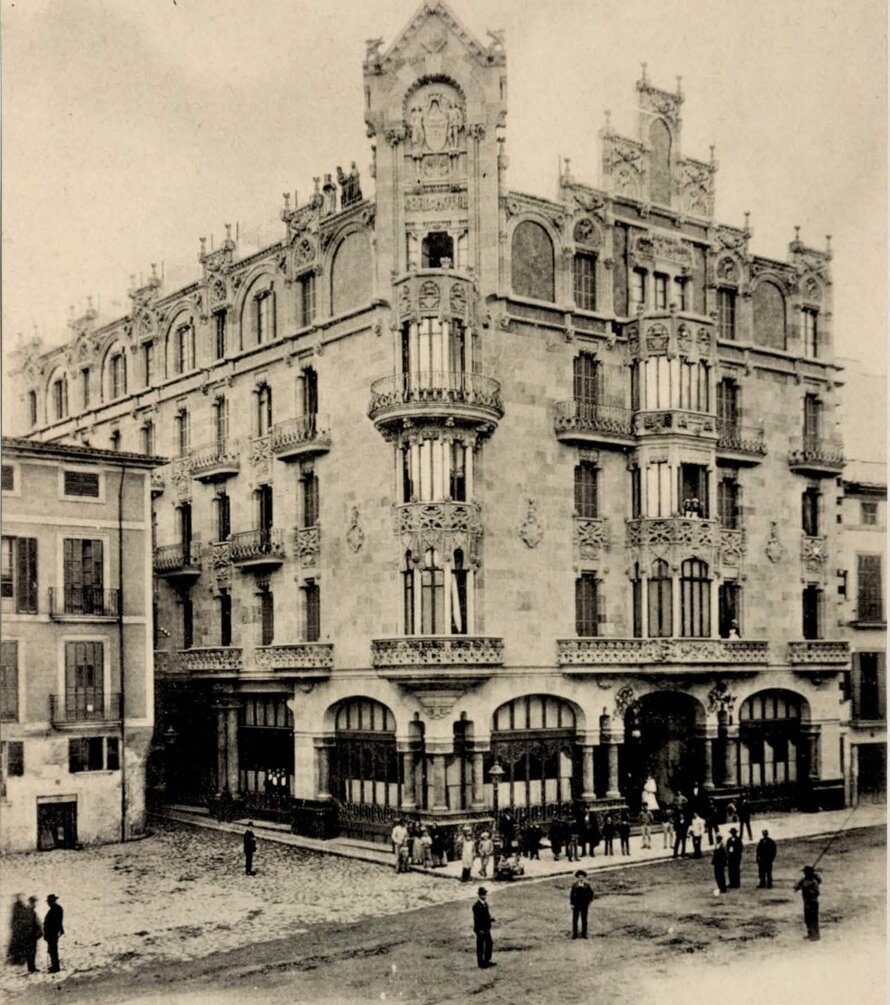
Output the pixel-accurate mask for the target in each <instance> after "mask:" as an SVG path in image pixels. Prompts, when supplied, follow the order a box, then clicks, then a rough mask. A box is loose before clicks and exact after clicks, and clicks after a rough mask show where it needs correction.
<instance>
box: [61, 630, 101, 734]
mask: <svg viewBox="0 0 890 1005" xmlns="http://www.w3.org/2000/svg"><path fill="white" fill-rule="evenodd" d="M104 715H105V646H104V644H103V643H102V642H66V643H65V719H66V720H67V721H79V720H86V719H101V718H103V717H104Z"/></svg>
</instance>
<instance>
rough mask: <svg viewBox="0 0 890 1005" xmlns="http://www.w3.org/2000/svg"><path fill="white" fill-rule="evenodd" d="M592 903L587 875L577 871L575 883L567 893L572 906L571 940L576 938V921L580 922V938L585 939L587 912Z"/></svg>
mask: <svg viewBox="0 0 890 1005" xmlns="http://www.w3.org/2000/svg"><path fill="white" fill-rule="evenodd" d="M592 901H593V890H592V889H591V888H590V883H588V882H587V873H586V872H585V871H584V870H583V869H579V870H578V871H577V872H576V873H575V882H574V883H572V889H571V891H570V892H569V903H570V904H571V905H572V938H573V939H577V938H578V921H579V920H580V921H581V938H582V939H586V938H587V911H588V910H589V908H590V904H591V902H592Z"/></svg>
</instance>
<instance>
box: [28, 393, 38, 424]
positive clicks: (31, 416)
mask: <svg viewBox="0 0 890 1005" xmlns="http://www.w3.org/2000/svg"><path fill="white" fill-rule="evenodd" d="M28 422H29V423H30V425H32V426H36V425H37V392H36V391H29V392H28Z"/></svg>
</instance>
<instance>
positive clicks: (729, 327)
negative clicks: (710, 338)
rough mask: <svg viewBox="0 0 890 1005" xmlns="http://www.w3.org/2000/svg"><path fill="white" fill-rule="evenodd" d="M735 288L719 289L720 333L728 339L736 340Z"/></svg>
mask: <svg viewBox="0 0 890 1005" xmlns="http://www.w3.org/2000/svg"><path fill="white" fill-rule="evenodd" d="M735 301H736V292H735V290H717V325H718V335H719V337H720V338H722V339H727V340H728V341H734V340H735Z"/></svg>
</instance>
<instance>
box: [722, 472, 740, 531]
mask: <svg viewBox="0 0 890 1005" xmlns="http://www.w3.org/2000/svg"><path fill="white" fill-rule="evenodd" d="M717 519H718V520H719V521H720V523H722V524H723V526H724V527H725V528H726V529H727V530H738V529H739V483H738V482H737V481H736V479H735V476H733V475H724V476H723V477H722V478H721V479H720V481H719V482H718V483H717Z"/></svg>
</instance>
